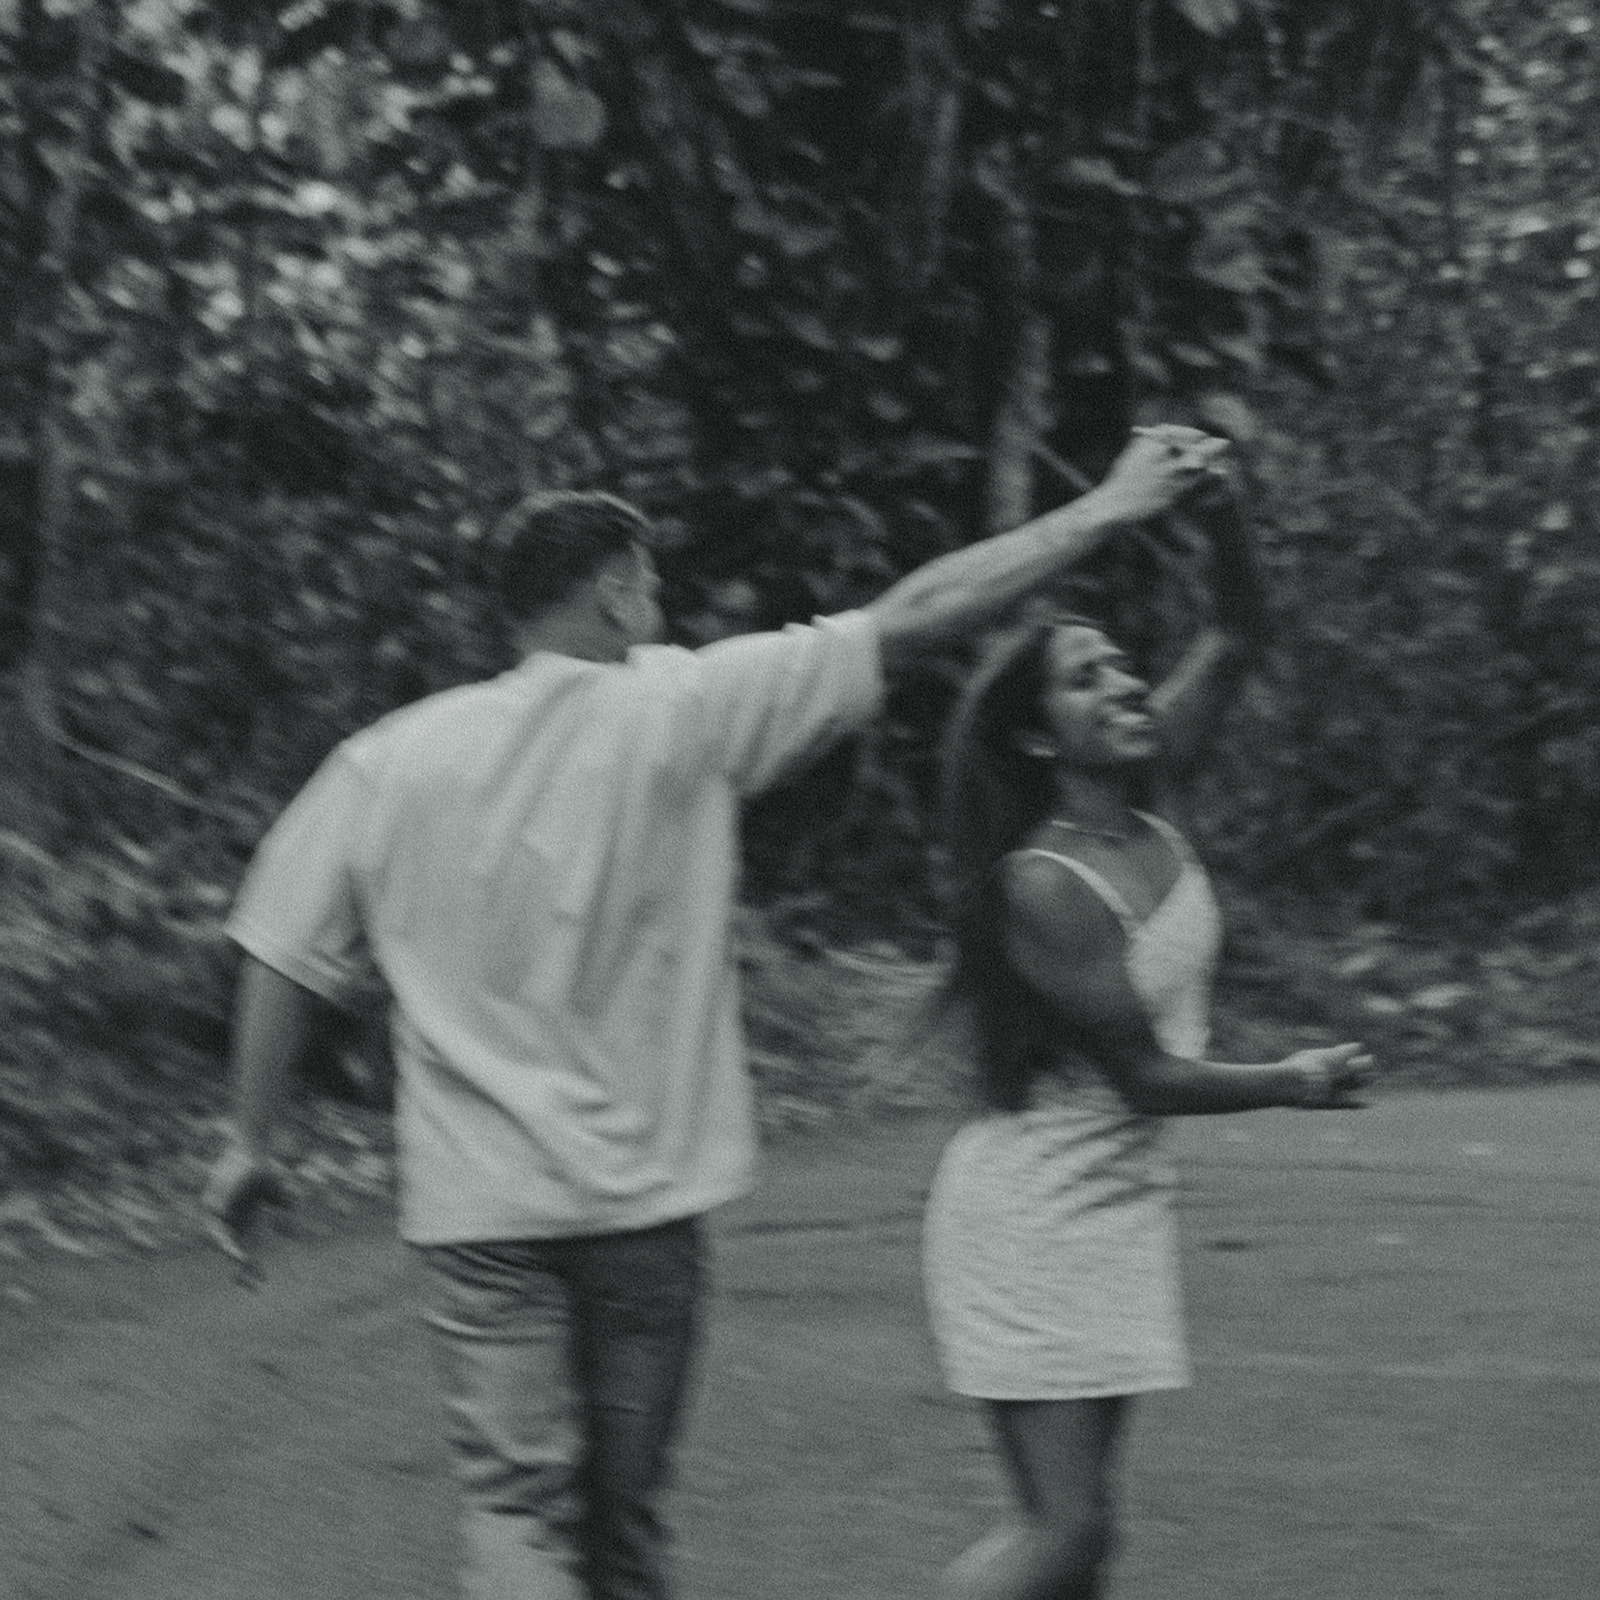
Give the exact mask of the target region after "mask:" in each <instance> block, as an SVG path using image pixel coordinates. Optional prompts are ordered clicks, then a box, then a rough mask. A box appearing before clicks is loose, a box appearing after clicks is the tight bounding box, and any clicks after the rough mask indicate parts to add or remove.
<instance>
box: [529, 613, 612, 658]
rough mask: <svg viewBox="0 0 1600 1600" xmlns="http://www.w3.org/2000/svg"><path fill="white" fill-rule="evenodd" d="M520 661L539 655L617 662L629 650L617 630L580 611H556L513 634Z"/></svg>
mask: <svg viewBox="0 0 1600 1600" xmlns="http://www.w3.org/2000/svg"><path fill="white" fill-rule="evenodd" d="M512 646H513V648H514V649H515V650H516V652H517V659H518V660H519V661H526V660H527V659H528V658H529V657H530V656H535V655H557V656H572V657H574V658H575V659H576V660H579V661H601V662H616V661H622V660H625V659H626V658H627V654H628V647H627V642H626V640H624V639H622V638H621V637H620V635H619V634H618V633H617V631H616V629H615V628H611V627H607V626H605V625H604V624H602V623H597V622H596V620H595V619H594V618H593V617H592V616H588V615H585V614H582V613H577V612H554V613H552V614H550V615H548V616H544V617H540V618H537V619H535V620H534V621H532V622H525V623H523V624H522V625H521V626H520V627H519V628H517V629H516V630H515V631H514V632H513V634H512Z"/></svg>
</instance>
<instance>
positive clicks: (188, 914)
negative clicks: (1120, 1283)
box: [0, 0, 1600, 1117]
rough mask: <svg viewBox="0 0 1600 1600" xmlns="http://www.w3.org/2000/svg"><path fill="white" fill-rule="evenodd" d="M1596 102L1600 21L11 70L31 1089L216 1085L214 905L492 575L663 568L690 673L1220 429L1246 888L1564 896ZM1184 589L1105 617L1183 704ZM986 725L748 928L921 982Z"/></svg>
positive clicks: (1577, 696)
mask: <svg viewBox="0 0 1600 1600" xmlns="http://www.w3.org/2000/svg"><path fill="white" fill-rule="evenodd" d="M1597 67H1600V26H1597V25H1596V23H1595V20H1594V18H1593V16H1592V14H1591V10H1590V7H1589V5H1588V3H1587V0H1537V3H1533V4H1519V3H1515V0H1406V3H1403V4H1399V3H1390V0H1049V3H1046V0H1036V3H1032V4H1024V3H1021V0H898V3H896V0H860V3H857V4H850V5H846V4H834V3H831V0H608V3H607V4H606V5H604V6H594V7H591V6H582V5H579V4H576V3H569V0H293V3H286V4H282V3H266V0H129V3H122V4H119V3H117V0H9V3H8V4H5V5H0V208H3V209H4V211H5V213H6V221H7V227H6V228H5V229H4V232H3V235H0V240H3V242H0V292H3V293H4V296H5V299H6V303H7V304H8V305H9V306H11V307H12V308H13V313H14V314H13V316H12V318H11V319H10V321H9V325H8V327H7V329H6V331H5V333H4V335H3V338H4V340H5V344H6V349H5V355H6V358H7V359H6V360H5V363H4V366H3V369H0V370H3V372H4V374H5V376H4V377H3V378H0V488H3V489H4V493H3V494H0V652H3V655H4V660H5V662H6V666H7V684H8V694H7V700H6V708H5V717H4V726H3V728H0V736H3V740H4V744H5V749H6V754H7V756H8V757H9V760H8V776H7V781H6V784H5V790H4V797H3V806H4V814H3V815H0V829H3V831H0V850H3V858H4V860H5V862H6V863H7V867H8V876H7V890H6V923H7V926H6V930H5V933H4V940H5V955H4V966H5V969H6V971H7V974H8V977H9V978H10V980H11V982H10V985H9V988H10V993H9V994H8V996H7V1000H6V1006H7V1008H8V1010H9V1011H10V1012H11V1014H12V1021H13V1024H14V1026H13V1027H12V1028H11V1030H10V1037H11V1038H12V1040H13V1052H14V1055H15V1059H16V1060H17V1061H18V1062H19V1063H21V1064H23V1066H24V1067H25V1066H26V1063H27V1062H29V1061H30V1060H37V1059H48V1058H50V1057H51V1054H52V1052H59V1051H61V1050H63V1049H70V1050H72V1051H76V1052H78V1053H79V1056H80V1057H82V1058H83V1059H90V1058H93V1057H94V1056H95V1053H96V1052H105V1053H107V1054H115V1055H120V1056H127V1055H128V1054H129V1053H132V1054H133V1055H135V1056H137V1057H138V1058H139V1059H140V1060H141V1061H144V1062H146V1063H147V1064H148V1065H149V1069H150V1071H151V1072H152V1073H156V1074H157V1075H158V1076H159V1075H161V1074H174V1075H176V1076H178V1077H180V1078H181V1077H182V1076H183V1074H184V1072H185V1070H186V1063H187V1062H190V1061H192V1059H193V1056H194V1053H196V1052H197V1053H198V1054H199V1055H200V1056H201V1057H204V1058H205V1059H207V1060H210V1059H212V1058H214V1053H215V1048H216V1043H217V1039H218V1036H219V1028H220V1014H221V1001H220V996H221V992H222V980H223V975H224V974H225V970H226V957H225V953H224V951H223V949H222V946H221V944H220V941H219V940H218V937H217V934H216V926H217V917H218V912H219V909H220V907H221V906H222V905H224V904H225V903H226V900H227V898H228V896H229V894H230V892H231V888H232V885H233V882H234V879H235V876H236V874H237V871H238V868H239V864H240V862H241V860H242V859H243V857H244V855H245V853H246V852H247V851H248V849H249V847H250V846H251V844H252V843H253V841H254V839H255V838H256V837H257V835H258V834H259V832H260V830H261V828H262V827H263V826H264V825H265V823H266V821H267V820H268V819H269V818H270V816H271V815H272V813H273V811H274V810H275V808H276V807H277V805H278V804H280V803H281V801H282V799H283V798H284V797H285V796H286V795H287V794H288V793H289V792H291V791H292V789H293V788H294V787H295V786H296V785H297V783H298V782H299V781H300V780H301V779H302V778H303V777H304V776H305V775H306V773H307V772H308V771H309V770H310V768H311V766H312V765H313V764H314V763H315V761H316V760H317V759H319V757H320V756H321V755H322V753H324V752H325V751H326V749H327V748H328V747H329V745H330V744H331V743H332V742H333V740H334V739H335V738H336V737H338V736H339V735H340V734H342V733H344V732H346V731H348V730H350V729H352V728H353V727H355V726H357V725H359V724H361V723H363V722H365V721H368V720H370V719H371V718H372V717H373V716H375V715H376V714H378V713H379V712H381V711H382V710H384V709H386V708H388V707H390V706H393V705H395V704H397V703H400V702H401V701H403V700H405V699H408V698H411V697H414V696H416V695H418V694H420V693H423V692H425V691H427V690H428V689H430V688H432V687H435V686H438V685H441V684H444V683H447V682H451V681H455V680H458V679H460V678H462V677H465V676H469V675H472V674H475V673H481V672H483V671H485V670H490V669H491V668H492V667H494V666H495V665H496V664H497V663H498V660H499V656H498V653H497V652H498V644H497V641H496V640H495V639H494V637H493V632H492V628H491V627H490V624H489V620H488V618H487V615H486V613H485V609H484V606H483V604H482V599H481V586H480V583H479V562H480V555H479V552H480V551H481V548H482V544H483V539H484V532H485V529H486V528H487V527H488V526H489V524H490V523H491V522H492V519H493V517H494V514H495V512H496V510H497V508H498V507H500V506H501V505H503V504H504V503H505V501H506V500H507V499H508V498H509V497H510V496H511V495H512V494H514V493H515V492H516V491H517V490H518V489H519V488H521V487H525V486H528V485H530V484H536V483H537V484H565V483H584V484H588V483H597V484H605V485H607V486H610V487H614V488H617V489H619V490H621V491H622V492H624V493H626V494H628V495H631V496H633V497H635V498H637V499H638V500H640V501H641V502H642V503H643V504H645V505H646V506H648V507H649V508H650V509H651V510H652V511H653V512H654V513H655V514H656V515H657V516H658V517H659V519H660V522H661V525H662V528H663V530H664V534H665V536H666V538H667V540H668V542H669V544H670V546H671V549H670V554H669V558H668V571H669V578H670V589H669V600H670V609H671V612H672V615H673V618H674V621H675V625H676V626H677V628H678V630H679V632H680V634H681V636H682V637H684V638H686V639H704V638H709V637H713V636H715V635H717V634H719V633H722V632H726V631H729V630H732V629H738V628H743V627H748V626H751V625H754V624H761V623H769V622H774V621H777V620H779V619H782V618H786V617H790V616H797V615H805V614H809V613H811V612H814V611H818V610H827V609H832V608H837V607H841V606H844V605H848V604H850V603H851V602H853V601H855V600H858V599H860V598H861V597H863V596H865V595H868V594H870V593H872V592H874V591H875V590H877V589H878V588H880V587H881V586H882V585H883V584H885V583H886V582H887V581H889V580H890V579H891V578H892V577H893V575H895V574H896V573H898V572H900V571H903V570H905V569H906V568H908V567H910V566H911V565H913V564H915V563H916V562H918V561H920V560H923V559H925V558H927V557H928V556H931V555H933V554H935V553H937V552H939V551H941V550H944V549H947V548H951V547H953V546H954V545H956V544H959V543H961V542H963V541H965V540H967V539H970V538H971V537H973V536H975V535H976V534H978V533H979V532H981V531H985V530H995V529H999V528H1002V527H1005V526H1009V525H1011V524H1013V523H1015V522H1016V521H1019V520H1021V519H1022V518H1024V517H1025V516H1027V515H1028V514H1029V513H1030V512H1031V511H1033V510H1036V509H1040V508H1042V507H1043V506H1044V505H1046V504H1049V503H1051V502H1053V501H1054V500H1056V499H1058V498H1062V497H1065V496H1067V495H1069V494H1071V493H1074V492H1076V491H1077V489H1078V488H1080V487H1081V486H1082V484H1083V483H1084V482H1085V481H1086V480H1087V479H1088V478H1092V477H1094V476H1095V475H1097V474H1098V473H1099V472H1100V471H1101V470H1102V469H1103V468H1104V466H1105V464H1106V463H1107V461H1108V459H1109V456H1110V454H1111V452H1112V450H1113V449H1114V448H1115V445H1116V443H1117V441H1118V440H1119V439H1120V438H1121V437H1122V435H1123V433H1124V431H1125V429H1126V427H1127V426H1128V425H1129V424H1130V423H1132V422H1134V421H1138V420H1144V419H1150V418H1153V417H1176V418H1182V419H1187V420H1197V421H1200V422H1202V423H1204V424H1206V425H1208V426H1211V427H1215V428H1220V429H1222V430H1224V431H1227V432H1228V433H1230V434H1231V435H1233V436H1234V437H1235V438H1236V439H1237V440H1238V441H1239V443H1240V446H1241V450H1242V454H1243V458H1244V460H1245V462H1246V464H1247V468H1248V473H1249V477H1250V480H1251V493H1252V498H1253V502H1254V506H1255V511H1256V517H1257V522H1258V525H1259V529H1260V538H1261V541H1262V544H1263V548H1264V553H1265V557H1266V561H1267V565H1268V568H1269V572H1270V574H1271V577H1272V581H1273V592H1274V605H1275V613H1276V621H1277V628H1278V633H1277V641H1276V644H1275V647H1274V650H1273V653H1272V659H1271V661H1270V663H1269V670H1268V672H1267V674H1266V675H1265V677H1264V679H1263V681H1262V683H1261V684H1260V685H1259V687H1258V689H1257V691H1256V693H1255V694H1254V696H1253V698H1252V700H1251V703H1250V704H1249V706H1248V707H1247V708H1246V710H1245V712H1244V713H1243V714H1242V715H1241V716H1240V717H1239V718H1238V719H1237V720H1236V723H1235V725H1234V727H1233V729H1232V731H1231V733H1230V736H1229V738H1228V740H1227V742H1226V745H1225V747H1224V749H1223V750H1222V752H1221V754H1220V759H1219V763H1218V769H1217V782H1216V783H1215V784H1214V786H1213V790H1212V793H1211V795H1210V797H1209V801H1208V807H1207V826H1208V832H1209V833H1210V835H1211V843H1212V846H1213V849H1214V851H1215V853H1216V855H1217V857H1218V859H1219V860H1221V861H1222V862H1223V863H1224V864H1225V865H1226V866H1228V867H1229V869H1230V870H1231V872H1232V874H1233V876H1234V877H1235V878H1236V879H1237V880H1238V881H1239V882H1241V883H1245V884H1247V885H1249V886H1251V888H1252V891H1253V892H1256V893H1260V892H1265V891H1268V890H1277V889H1282V890H1284V891H1286V892H1289V893H1293V894H1299V895H1301V896H1306V895H1315V896H1316V897H1317V899H1318V902H1319V903H1320V904H1322V905H1325V906H1338V907H1340V908H1342V909H1343V910H1344V911H1346V912H1348V913H1351V914H1353V915H1355V916H1357V917H1361V916H1364V917H1368V918H1378V919H1382V920H1384V921H1386V922H1400V923H1406V924H1411V925H1419V924H1424V923H1430V922H1432V923H1437V922H1438V921H1440V919H1444V920H1446V921H1453V922H1454V923H1455V924H1456V925H1457V926H1458V927H1460V926H1469V927H1475V926H1478V925H1480V924H1483V923H1484V922H1486V921H1488V920H1490V919H1493V918H1496V917H1499V916H1501V915H1502V914H1504V913H1506V912H1508V911H1514V910H1517V909H1518V908H1520V907H1521V906H1523V905H1525V904H1526V903H1527V902H1529V901H1531V900H1533V899H1536V898H1537V897H1539V896H1541V895H1548V894H1549V893H1551V892H1552V891H1553V890H1558V889H1563V888H1568V887H1572V886H1573V885H1575V884H1576V883H1577V882H1579V881H1580V880H1581V879H1582V878H1584V877H1585V876H1586V875H1587V874H1588V873H1589V871H1590V869H1589V865H1588V861H1589V854H1590V852H1589V851H1588V849H1587V846H1588V844H1589V841H1590V840H1591V839H1592V838H1593V837H1594V834H1595V829H1596V823H1597V821H1600V735H1597V734H1596V732H1595V726H1594V725H1595V717H1594V712H1595V710H1596V701H1597V696H1600V677H1597V674H1600V667H1597V663H1600V650H1597V648H1596V646H1597V645H1600V637H1597V629H1600V622H1597V621H1596V620H1595V617H1596V607H1595V605H1594V599H1595V597H1596V591H1597V588H1600V565H1597V563H1596V559H1595V557H1594V555H1593V553H1592V547H1593V539H1594V535H1595V527H1594V518H1595V515H1596V504H1597V502H1596V495H1595V488H1596V475H1597V471H1600V467H1597V462H1596V453H1595V449H1594V444H1595V438H1596V429H1597V424H1600V418H1597V414H1596V404H1597V402H1596V398H1595V396H1596V393H1597V390H1596V382H1595V380H1596V370H1595V369H1596V363H1597V361H1600V356H1597V354H1596V351H1597V350H1600V339H1597V337H1596V336H1597V334H1600V326H1597V311H1596V305H1597V297H1600V274H1597V273H1596V270H1595V268H1596V263H1597V261H1600V185H1597V184H1596V182H1595V177H1596V174H1595V165H1596V157H1595V152H1596V151H1597V150H1600V71H1597ZM1180 532H1181V530H1180ZM1202 570H1203V564H1202V563H1200V562H1199V561H1198V560H1197V559H1196V556H1195V553H1194V552H1193V550H1192V549H1189V548H1188V547H1187V546H1186V545H1185V543H1184V541H1183V539H1182V538H1181V537H1177V538H1169V539H1164V540H1158V541H1145V542H1142V543H1136V544H1133V545H1130V546H1129V547H1127V548H1125V549H1121V550H1118V551H1116V552H1113V553H1111V554H1109V555H1108V556H1107V558H1106V559H1105V560H1104V561H1102V562H1101V563H1100V565H1099V567H1098V568H1097V570H1096V571H1095V573H1094V574H1092V575H1091V582H1092V586H1093V587H1095V588H1096V589H1098V591H1099V596H1098V598H1099V600H1100V602H1101V603H1102V604H1104V605H1106V606H1107V607H1108V608H1109V609H1110V610H1111V611H1112V612H1113V614H1114V615H1115V616H1116V617H1117V619H1118V622H1119V626H1121V627H1123V628H1124V629H1125V630H1126V631H1127V632H1128V634H1129V636H1130V637H1131V638H1132V639H1133V640H1134V641H1135V642H1136V643H1137V644H1138V645H1139V646H1140V648H1141V649H1143V650H1144V651H1146V653H1147V654H1149V655H1150V656H1152V657H1153V658H1156V661H1155V664H1157V665H1159V658H1160V657H1161V655H1162V653H1163V651H1164V650H1165V649H1169V648H1171V646H1172V643H1173V642H1174V636H1175V630H1179V629H1181V627H1182V626H1183V625H1184V623H1185V621H1186V619H1187V618H1189V617H1190V616H1191V615H1192V614H1193V610H1194V606H1195V604H1196V596H1195V591H1196V587H1197V581H1198V579H1199V578H1200V576H1201V573H1202ZM959 667H960V663H959V662H958V661H948V660H941V661H936V662H931V663H929V665H928V667H927V669H926V670H925V671H923V672H921V673H918V674H915V675H912V676H910V677H908V678H907V679H906V680H904V681H903V682H902V683H901V684H900V685H899V686H898V687H897V690H896V693H895V697H894V702H893V705H892V707H891V715H890V717H889V718H888V719H887V721H886V722H885V724H884V725H883V727H882V728H881V729H880V730H879V731H878V732H877V733H876V734H875V735H874V736H872V738H870V739H869V740H867V741H866V742H864V743H863V745H862V746H861V747H859V748H857V749H854V750H850V751H846V752H843V753H841V755H840V756H839V757H838V758H837V759H835V760H833V761H831V762H829V763H826V764H825V765H824V766H823V767H822V768H820V769H819V770H818V771H816V772H815V773H813V774H810V775H809V776H808V777H806V778H805V779H804V780H802V781H801V783H800V784H799V785H797V786H796V788H795V789H793V790H792V791H790V792H789V793H786V794H780V795H777V796H774V797H773V798H772V799H771V800H770V801H768V802H766V803H765V804H764V805H763V806H762V807H761V808H760V810H759V811H758V813H757V815H756V816H755V817H754V818H753V819H752V829H751V840H750V864H751V882H752V888H753V890H754V891H755V892H756V893H757V894H759V895H763V896H766V897H768V898H771V897H778V898H779V899H780V900H781V901H782V903H783V905H784V906H786V907H787V908H788V909H789V912H790V913H791V914H792V915H793V916H794V917H796V918H797V919H799V921H801V922H802V923H804V924H805V925H806V926H807V927H809V928H811V929H813V930H815V929H816V928H818V927H821V928H822V929H823V930H824V931H830V930H831V931H832V932H833V933H835V934H836V933H837V932H838V931H839V930H840V928H841V927H842V928H846V929H855V930H858V931H859V930H860V929H862V928H863V927H867V926H871V927H873V928H875V929H876V930H877V931H879V932H888V933H891V934H894V935H898V936H900V937H903V938H904V937H913V936H916V935H918V934H920V933H923V932H925V931H926V930H927V929H928V928H929V927H930V926H932V925H933V922H934V912H933V907H932V903H931V900H930V897H929V894H928V889H927V876H926V871H925V844H926V833H925V811H926V806H925V801H926V789H927V777H928V768H929V761H930V748H931V741H932V738H933V735H934V731H935V729H936V727H937V725H938V721H939V718H940V716H941V715H942V712H943V709H944V707H945V706H946V704H947V702H948V697H949V690H950V681H951V677H952V674H953V673H954V672H956V671H958V670H959ZM818 819H820V820H818ZM155 995H160V996H161V998H160V1000H154V999H153V998H152V996H155ZM18 1041H20V1043H19V1042H18ZM186 1051H187V1052H189V1054H187V1055H186V1053H185V1052H186ZM30 1081H31V1080H30ZM24 1098H25V1096H20V1095H17V1096H12V1097H11V1099H12V1101H14V1102H15V1104H16V1105H17V1106H18V1107H21V1106H22V1101H23V1099H24ZM24 1114H25V1112H24V1110H18V1112H17V1115H18V1116H23V1115H24ZM39 1115H40V1116H41V1117H42V1116H43V1113H40V1114H39Z"/></svg>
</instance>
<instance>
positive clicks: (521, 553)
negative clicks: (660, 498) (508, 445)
mask: <svg viewBox="0 0 1600 1600" xmlns="http://www.w3.org/2000/svg"><path fill="white" fill-rule="evenodd" d="M649 538H650V519H649V518H648V517H646V516H645V514H644V513H643V512H642V511H640V510H639V509H638V508H637V507H635V506H631V505H629V504H628V502H627V501H626V500H619V499H618V498H617V496H616V495H614V494H604V493H602V492H601V491H599V490H595V489H583V490H578V489H569V490H559V491H556V492H553V493H539V494H531V495H529V496H528V497H527V498H526V499H525V500H522V501H519V502H518V504H517V505H515V506H514V507H513V508H512V509H511V510H510V511H508V512H507V513H506V514H505V516H504V517H502V518H501V519H500V523H499V525H498V526H497V527H496V529H495V531H494V552H495V566H494V588H495V594H496V597H497V598H498V599H499V601H500V605H501V608H502V610H503V611H504V612H505V614H506V615H507V616H508V617H510V618H512V619H513V620H515V621H518V622H526V621H527V620H528V619H529V618H530V617H536V616H538V614H539V613H540V612H541V611H547V610H548V609H549V608H550V607H551V606H553V605H557V604H559V603H560V602H561V601H563V600H565V599H566V598H567V597H568V596H569V595H570V594H571V593H572V592H573V590H575V589H576V588H577V587H578V585H579V584H581V583H583V582H584V581H585V580H586V579H588V578H592V577H593V576H594V575H595V573H597V572H598V571H599V570H600V569H601V568H602V567H603V566H605V565H606V564H607V563H608V562H611V561H615V560H616V559H617V557H618V556H623V555H626V554H627V553H628V551H629V550H631V549H632V548H633V547H634V546H635V545H637V544H644V543H648V541H649Z"/></svg>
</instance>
